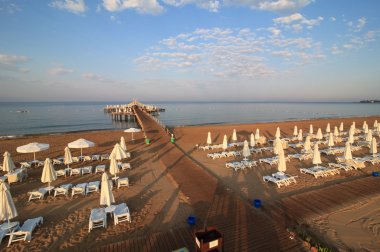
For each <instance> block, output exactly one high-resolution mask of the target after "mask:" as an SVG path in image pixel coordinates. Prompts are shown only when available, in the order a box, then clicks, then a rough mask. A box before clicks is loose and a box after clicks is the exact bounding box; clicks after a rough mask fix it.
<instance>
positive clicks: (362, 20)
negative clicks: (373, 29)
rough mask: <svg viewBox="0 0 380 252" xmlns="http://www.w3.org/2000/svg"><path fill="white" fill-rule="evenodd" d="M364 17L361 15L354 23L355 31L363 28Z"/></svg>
mask: <svg viewBox="0 0 380 252" xmlns="http://www.w3.org/2000/svg"><path fill="white" fill-rule="evenodd" d="M366 22H367V21H366V19H365V17H361V18H359V19H358V24H357V25H356V31H361V29H363V27H364V25H365V24H366Z"/></svg>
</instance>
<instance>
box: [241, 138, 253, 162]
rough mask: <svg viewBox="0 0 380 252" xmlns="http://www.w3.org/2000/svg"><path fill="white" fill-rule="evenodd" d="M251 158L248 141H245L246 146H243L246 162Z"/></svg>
mask: <svg viewBox="0 0 380 252" xmlns="http://www.w3.org/2000/svg"><path fill="white" fill-rule="evenodd" d="M249 156H251V151H250V150H249V146H248V141H247V140H244V145H243V157H244V160H247V159H248V158H249Z"/></svg>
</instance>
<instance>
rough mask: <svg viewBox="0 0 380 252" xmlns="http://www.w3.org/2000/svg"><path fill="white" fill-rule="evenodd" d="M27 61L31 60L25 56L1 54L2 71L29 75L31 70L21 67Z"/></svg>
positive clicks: (0, 64) (0, 67) (0, 65)
mask: <svg viewBox="0 0 380 252" xmlns="http://www.w3.org/2000/svg"><path fill="white" fill-rule="evenodd" d="M27 61H29V58H28V57H26V56H23V55H9V54H0V69H2V70H7V71H13V72H20V73H27V72H29V71H30V70H29V69H28V68H25V67H21V65H22V64H24V63H25V62H27Z"/></svg>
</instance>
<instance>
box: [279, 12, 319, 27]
mask: <svg viewBox="0 0 380 252" xmlns="http://www.w3.org/2000/svg"><path fill="white" fill-rule="evenodd" d="M322 21H323V17H317V18H315V19H307V18H306V17H304V16H303V15H302V14H300V13H294V14H291V15H289V16H285V17H279V18H275V19H273V22H274V23H275V24H278V25H281V26H285V27H286V28H288V29H293V30H294V31H301V30H302V29H303V26H306V27H307V28H308V29H311V28H313V27H314V26H316V25H319V24H320V23H321V22H322Z"/></svg>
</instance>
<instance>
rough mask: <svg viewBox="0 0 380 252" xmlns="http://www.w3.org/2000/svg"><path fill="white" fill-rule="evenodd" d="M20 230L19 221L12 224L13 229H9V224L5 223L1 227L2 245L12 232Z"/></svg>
mask: <svg viewBox="0 0 380 252" xmlns="http://www.w3.org/2000/svg"><path fill="white" fill-rule="evenodd" d="M19 229H20V223H19V222H18V221H15V222H11V228H10V229H9V228H8V222H4V223H3V224H1V225H0V244H1V242H2V241H3V238H4V237H5V236H6V235H8V234H9V233H11V232H15V231H17V230H19Z"/></svg>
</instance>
